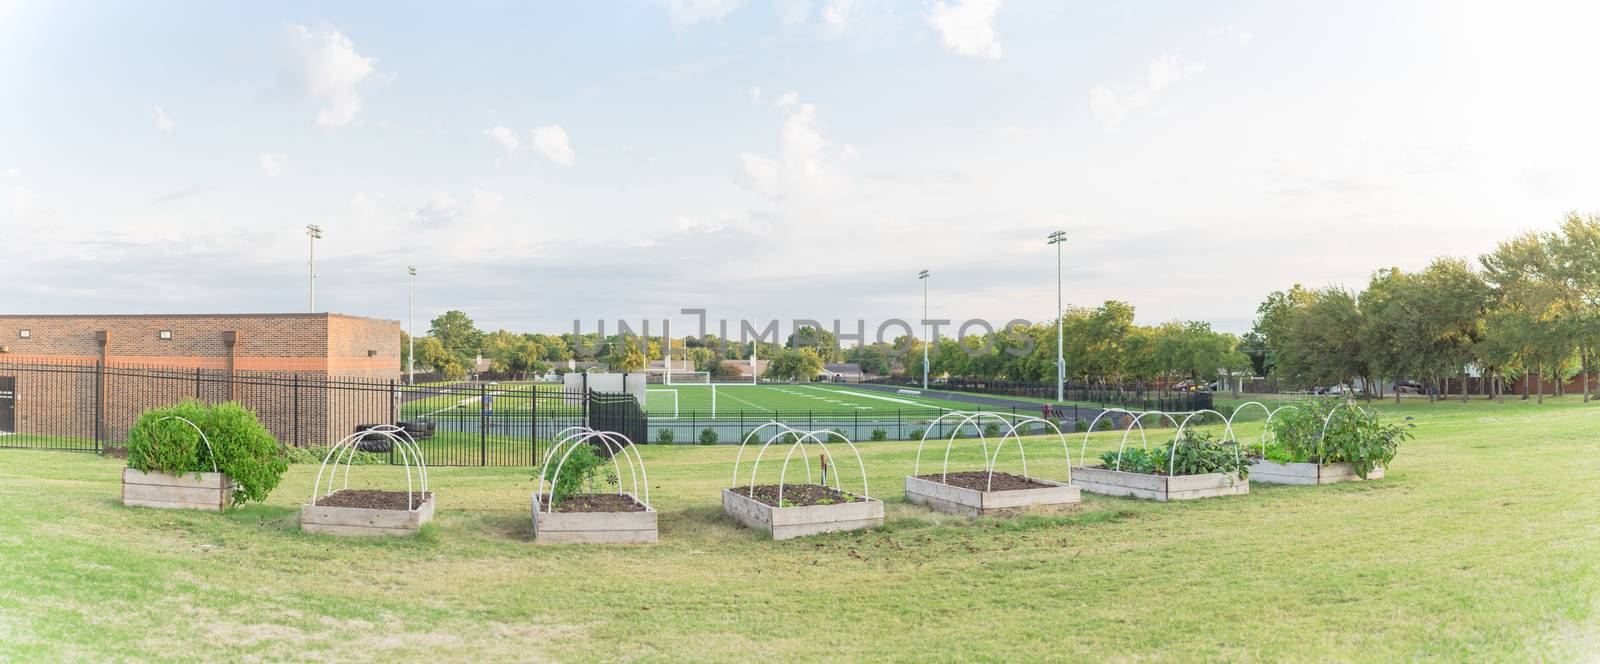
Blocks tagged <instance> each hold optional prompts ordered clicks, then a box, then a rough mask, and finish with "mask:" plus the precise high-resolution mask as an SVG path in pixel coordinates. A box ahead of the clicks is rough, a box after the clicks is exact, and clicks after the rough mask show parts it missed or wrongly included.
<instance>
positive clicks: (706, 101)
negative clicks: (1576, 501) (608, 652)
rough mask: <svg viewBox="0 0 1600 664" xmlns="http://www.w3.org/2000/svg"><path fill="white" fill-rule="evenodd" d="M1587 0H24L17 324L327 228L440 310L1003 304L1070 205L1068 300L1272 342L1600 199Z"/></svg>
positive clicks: (253, 277)
mask: <svg viewBox="0 0 1600 664" xmlns="http://www.w3.org/2000/svg"><path fill="white" fill-rule="evenodd" d="M1597 7H1600V5H1596V4H1594V3H1578V2H1574V3H1538V2H1522V3H1470V2H1418V3H1411V2H1400V1H1392V0H1384V1H1377V2H1362V1H1352V2H1338V3H1284V2H1225V1H1224V2H1208V3H1195V2H1177V1H1173V2H1158V1H1151V2H1137V3H1105V2H1073V3H1068V2H1060V1H1057V0H1049V1H1029V0H1004V1H1002V0H935V1H931V2H929V1H910V2H878V1H874V0H815V1H810V2H808V1H806V0H778V1H776V2H763V1H757V0H746V1H740V0H664V1H655V2H651V1H647V0H639V1H624V0H610V1H608V0H599V1H595V2H582V3H512V2H453V3H321V2H293V1H290V2H275V3H192V2H160V1H157V2H95V3H89V2H75V1H69V2H44V1H40V0H0V90H3V91H4V92H5V97H6V102H5V103H3V104H0V283H3V284H4V286H3V287H0V312H6V313H156V312H180V313H181V312H278V311H304V310H306V309H307V307H308V304H309V303H308V301H307V300H308V293H307V290H308V285H307V272H308V270H307V260H308V253H309V250H310V249H309V247H308V245H309V240H308V238H307V237H306V235H305V228H304V227H305V225H306V224H317V225H319V226H320V227H321V228H322V231H323V238H322V239H321V240H318V241H316V246H315V252H316V269H317V289H316V303H315V306H316V309H317V310H319V311H336V312H342V313H349V314H357V315H366V316H374V317H381V318H390V319H399V320H406V318H407V292H408V291H407V279H406V267H407V266H408V265H415V266H416V268H417V272H418V276H417V278H416V282H415V319H416V320H417V321H418V323H417V325H418V327H419V328H421V329H423V330H425V329H426V323H425V322H424V321H426V320H427V319H429V318H431V317H433V316H434V315H437V314H438V313H440V312H443V311H445V310H448V309H461V310H463V311H466V312H467V313H468V314H469V315H471V316H472V317H473V318H474V319H476V320H477V322H478V323H479V325H480V326H481V327H484V328H486V329H496V328H508V329H512V330H517V331H535V330H537V331H547V332H561V331H569V330H571V329H572V326H573V321H574V320H575V319H579V320H582V321H584V322H583V323H582V328H583V329H584V331H592V330H593V329H594V326H595V324H596V323H595V322H596V321H597V320H606V321H608V323H607V325H608V328H609V327H611V326H614V325H615V321H616V320H618V319H626V320H629V321H635V322H637V321H640V320H643V319H649V320H652V321H656V322H653V323H652V325H653V326H659V324H660V323H659V321H660V320H662V319H663V318H669V317H670V318H672V319H673V325H674V333H675V334H676V335H680V336H681V335H682V334H683V333H686V332H693V331H694V330H693V329H691V328H692V326H693V324H694V322H695V319H694V318H693V317H689V316H683V315H681V314H679V311H680V309H682V308H702V309H705V310H707V316H708V317H709V318H710V319H711V320H712V321H713V323H712V325H713V327H714V326H715V321H717V320H719V319H727V320H730V321H737V320H740V319H753V320H757V321H767V320H774V319H776V320H781V321H793V320H795V319H811V320H818V321H823V322H824V324H825V325H828V324H829V322H831V321H832V320H834V319H840V320H844V321H854V320H857V319H864V320H866V321H868V323H867V325H868V327H869V331H870V329H871V328H872V326H875V325H876V324H877V322H878V321H881V320H884V319H888V318H903V319H908V320H914V319H917V318H920V316H921V311H920V310H921V307H922V295H923V291H922V286H923V284H922V283H920V282H919V281H918V279H917V273H918V271H919V270H923V269H926V270H930V271H931V273H932V277H931V278H930V279H929V281H928V283H927V286H928V292H929V295H928V307H929V315H930V316H931V317H933V318H946V319H952V320H956V321H962V320H967V319H986V320H989V321H993V322H994V323H995V324H999V323H1001V322H1004V321H1007V320H1011V319H1019V318H1020V319H1028V320H1048V319H1051V318H1052V316H1053V314H1052V312H1053V311H1054V309H1055V298H1056V260H1055V259H1056V250H1055V248H1054V247H1051V246H1048V245H1047V244H1046V242H1045V237H1046V235H1047V234H1049V233H1050V232H1051V231H1054V230H1057V229H1063V230H1065V231H1066V232H1067V235H1068V240H1067V243H1066V244H1065V245H1064V248H1065V252H1064V256H1063V266H1062V287H1063V289H1064V294H1063V297H1064V298H1065V301H1066V303H1067V304H1069V305H1072V304H1077V305H1094V304H1097V303H1099V302H1102V301H1104V300H1110V299H1116V300H1126V301H1129V302H1131V303H1133V304H1134V305H1135V307H1137V310H1138V320H1139V322H1140V323H1141V324H1156V323H1160V322H1163V321H1167V320H1175V319H1182V320H1204V321H1210V322H1211V323H1212V324H1213V325H1214V326H1215V327H1217V328H1218V329H1222V330H1226V331H1232V332H1243V331H1245V330H1246V329H1248V328H1249V326H1250V322H1251V319H1252V318H1253V316H1254V311H1255V307H1256V305H1257V304H1258V303H1259V302H1260V301H1261V300H1262V299H1263V297H1264V296H1265V295H1266V294H1267V293H1269V292H1271V291H1273V290H1279V289H1283V288H1286V287H1288V286H1290V285H1292V284H1294V283H1303V284H1306V285H1308V286H1314V287H1320V286H1326V285H1343V286H1346V287H1350V288H1359V287H1361V286H1362V285H1363V284H1365V283H1366V281H1367V279H1368V277H1369V276H1370V274H1371V273H1372V272H1373V271H1374V270H1376V269H1378V268H1382V267H1388V266H1398V267H1400V268H1402V269H1420V268H1422V267H1425V266H1426V265H1427V263H1428V262H1430V261H1431V260H1432V259H1433V258H1434V257H1436V256H1444V255H1451V256H1467V257H1473V256H1476V255H1477V254H1479V253H1482V252H1484V251H1486V250H1489V249H1491V248H1492V247H1493V246H1494V245H1495V243H1497V242H1499V241H1500V240H1503V239H1505V238H1507V237H1509V236H1511V235H1512V234H1514V233H1517V232H1520V231H1524V230H1544V229H1551V228H1554V227H1555V226H1556V225H1557V224H1558V223H1559V221H1560V218H1561V216H1562V215H1563V213H1564V212H1566V211H1568V210H1579V211H1584V212H1590V211H1597V210H1600V201H1597V198H1596V194H1597V191H1600V190H1597V187H1596V183H1597V182H1600V177H1597V176H1600V160H1596V159H1595V158H1594V155H1595V154H1597V153H1600V122H1596V121H1595V119H1594V118H1595V113H1596V110H1595V109H1597V108H1600V103H1597V102H1600V86H1595V85H1594V84H1593V83H1594V77H1595V74H1594V72H1595V70H1596V66H1597V64H1600V62H1597V61H1600V56H1596V55H1595V53H1594V51H1593V49H1592V47H1591V45H1592V40H1593V28H1594V26H1596V25H1600V9H1597ZM787 324H788V323H787V322H786V323H785V326H787ZM735 325H737V324H736V323H735ZM852 325H853V323H845V324H844V327H845V328H846V329H849V328H850V327H851V326H852ZM655 329H656V330H658V329H659V328H658V327H657V328H655ZM869 340H870V339H869Z"/></svg>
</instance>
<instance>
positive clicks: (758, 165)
mask: <svg viewBox="0 0 1600 664" xmlns="http://www.w3.org/2000/svg"><path fill="white" fill-rule="evenodd" d="M739 165H740V172H742V173H743V174H744V181H745V183H746V184H747V185H748V186H749V187H750V188H751V189H754V190H756V191H759V192H761V193H763V194H767V195H773V194H776V193H778V162H777V161H774V160H772V159H768V158H766V157H762V156H760V155H753V154H750V153H748V152H746V153H744V154H741V155H739Z"/></svg>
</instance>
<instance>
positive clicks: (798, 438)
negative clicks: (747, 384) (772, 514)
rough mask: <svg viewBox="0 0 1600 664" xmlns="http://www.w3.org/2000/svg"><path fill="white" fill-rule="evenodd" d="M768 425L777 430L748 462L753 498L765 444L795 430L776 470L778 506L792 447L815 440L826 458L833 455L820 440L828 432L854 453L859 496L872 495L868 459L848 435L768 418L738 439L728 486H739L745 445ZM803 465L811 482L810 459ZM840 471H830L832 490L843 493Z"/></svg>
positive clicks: (765, 452)
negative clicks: (749, 462) (731, 479)
mask: <svg viewBox="0 0 1600 664" xmlns="http://www.w3.org/2000/svg"><path fill="white" fill-rule="evenodd" d="M769 427H771V428H774V429H777V431H776V432H775V433H773V434H772V435H771V436H769V437H767V439H766V442H764V443H762V445H761V449H760V450H758V451H757V452H756V458H755V461H753V462H751V464H750V497H751V498H752V499H753V498H755V487H756V473H757V471H759V470H760V469H761V458H762V457H764V456H766V454H767V448H768V447H771V446H772V443H773V442H775V441H777V440H778V439H779V438H782V437H784V436H788V435H790V434H794V436H795V440H794V441H793V442H791V443H789V450H788V452H787V453H786V454H784V456H783V466H782V467H781V468H780V469H779V470H778V497H777V500H778V505H777V506H778V507H782V506H783V484H784V480H785V479H786V478H787V477H788V474H789V462H790V461H791V460H792V459H793V458H794V451H795V449H797V448H799V447H801V446H802V445H804V444H805V443H806V441H811V442H813V443H816V444H817V446H818V447H821V448H822V453H823V454H824V455H826V456H828V457H829V458H833V453H832V452H829V451H828V444H827V443H826V442H825V441H824V440H823V439H824V438H827V437H828V436H832V437H834V438H837V439H839V440H841V441H844V443H845V444H846V445H848V446H850V452H851V453H852V454H854V455H855V457H856V466H857V467H858V468H859V469H860V471H861V497H862V498H871V497H872V494H871V492H870V489H869V488H868V487H867V463H866V462H865V461H863V460H862V459H861V450H859V449H857V448H856V444H855V443H854V442H851V440H850V437H849V436H846V435H844V434H842V433H839V432H837V431H832V430H829V429H819V430H816V431H805V430H801V429H796V428H794V427H792V426H789V425H787V424H784V423H782V422H778V421H772V422H767V423H766V424H762V425H761V426H758V427H756V428H755V429H752V430H751V431H750V433H749V434H747V435H746V436H745V438H744V440H743V441H740V443H739V452H738V454H736V455H735V456H734V458H733V482H732V486H730V487H729V488H731V489H737V488H739V464H740V463H741V462H742V461H743V459H744V448H745V446H747V445H749V444H750V441H752V440H755V439H756V435H755V434H756V432H758V431H761V430H762V429H766V428H769ZM805 466H806V483H807V484H810V483H811V464H810V462H809V461H807V462H806V464H805ZM836 467H837V466H836ZM841 475H842V473H837V472H836V473H834V474H833V484H834V490H836V491H838V492H840V493H844V492H845V491H844V481H843V480H842V479H841ZM824 481H826V480H824Z"/></svg>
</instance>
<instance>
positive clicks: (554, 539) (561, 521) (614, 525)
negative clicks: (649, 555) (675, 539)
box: [533, 493, 660, 544]
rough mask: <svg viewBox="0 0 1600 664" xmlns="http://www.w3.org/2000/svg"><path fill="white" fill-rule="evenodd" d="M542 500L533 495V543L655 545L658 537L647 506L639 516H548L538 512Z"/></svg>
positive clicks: (565, 513) (653, 520)
mask: <svg viewBox="0 0 1600 664" xmlns="http://www.w3.org/2000/svg"><path fill="white" fill-rule="evenodd" d="M623 495H625V496H627V497H628V498H630V499H633V500H634V502H639V499H638V498H636V497H634V495H633V494H631V493H624V494H623ZM544 498H546V496H541V495H539V494H534V495H533V541H535V542H538V543H540V544H655V543H656V540H657V537H658V535H659V533H660V531H659V530H658V529H657V527H656V511H655V510H654V509H652V508H650V507H648V506H646V507H645V509H644V510H642V511H639V512H561V511H555V512H547V511H544V510H542V509H540V508H541V507H545V504H544V501H543V499H544ZM640 504H641V505H643V503H642V502H640Z"/></svg>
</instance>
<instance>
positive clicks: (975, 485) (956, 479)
mask: <svg viewBox="0 0 1600 664" xmlns="http://www.w3.org/2000/svg"><path fill="white" fill-rule="evenodd" d="M917 479H919V480H928V481H929V482H939V483H941V484H948V485H950V486H958V487H961V488H963V489H972V490H973V491H1021V490H1023V489H1049V488H1051V487H1053V486H1055V485H1053V484H1045V483H1044V482H1037V481H1034V480H1030V479H1028V478H1026V477H1023V476H1021V475H1012V474H1011V473H995V474H994V484H993V485H991V484H989V473H988V472H987V471H982V470H974V471H967V472H960V473H950V474H949V475H944V474H941V473H934V474H932V475H918V476H917ZM784 497H785V498H787V497H788V496H787V495H785V496H784Z"/></svg>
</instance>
